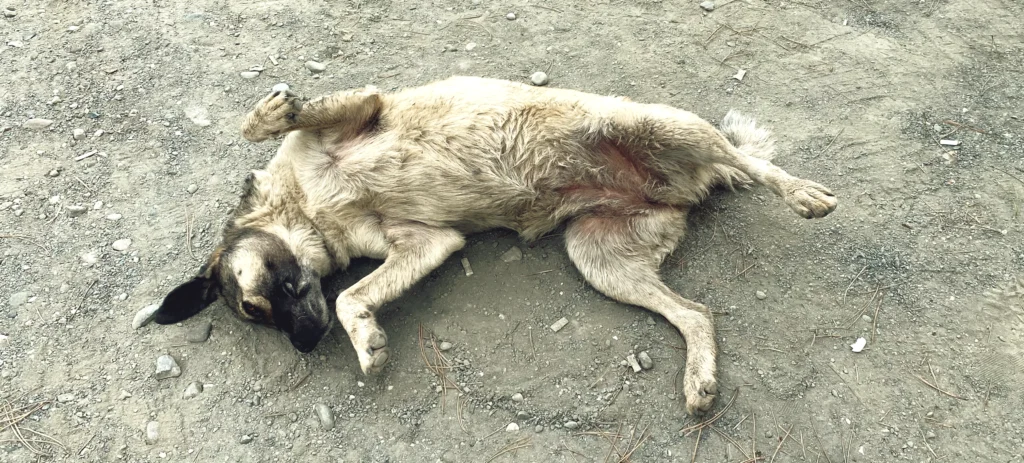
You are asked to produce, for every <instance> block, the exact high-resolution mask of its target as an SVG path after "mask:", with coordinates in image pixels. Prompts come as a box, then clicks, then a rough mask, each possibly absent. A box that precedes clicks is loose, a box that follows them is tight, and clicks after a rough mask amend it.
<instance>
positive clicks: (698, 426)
mask: <svg viewBox="0 0 1024 463" xmlns="http://www.w3.org/2000/svg"><path fill="white" fill-rule="evenodd" d="M738 395H740V389H739V388H736V389H735V390H734V391H733V393H732V398H731V399H729V403H727V404H725V407H722V410H721V411H719V412H718V413H716V414H715V416H713V417H711V418H710V419H707V420H704V421H701V422H700V423H697V424H695V425H692V426H687V427H685V428H683V429H680V430H679V432H681V433H683V434H684V435H686V434H688V433H691V432H693V431H696V430H698V429H702V428H704V427H705V426H710V425H711V424H712V423H714V422H715V421H717V420H718V419H719V418H721V417H722V415H724V414H725V412H726V411H728V410H729V407H732V404H733V402H735V401H736V396H738Z"/></svg>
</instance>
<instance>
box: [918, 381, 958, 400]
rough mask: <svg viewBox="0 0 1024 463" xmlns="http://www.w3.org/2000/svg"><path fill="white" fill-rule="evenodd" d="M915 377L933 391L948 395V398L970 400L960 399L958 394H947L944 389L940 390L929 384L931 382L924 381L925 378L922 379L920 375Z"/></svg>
mask: <svg viewBox="0 0 1024 463" xmlns="http://www.w3.org/2000/svg"><path fill="white" fill-rule="evenodd" d="M914 377H915V378H917V379H918V380H919V381H921V382H922V383H924V384H925V385H927V386H928V387H930V388H932V389H935V390H936V391H938V392H939V393H941V394H943V395H946V396H949V397H952V398H954V399H960V400H968V399H967V398H966V397H960V396H958V395H956V394H953V393H952V392H946V391H943V390H942V389H939V387H938V386H936V385H934V384H932V383H929V382H928V381H927V380H926V379H924V378H922V377H920V376H918V375H914Z"/></svg>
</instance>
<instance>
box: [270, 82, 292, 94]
mask: <svg viewBox="0 0 1024 463" xmlns="http://www.w3.org/2000/svg"><path fill="white" fill-rule="evenodd" d="M288 90H289V87H288V84H286V83H284V82H281V83H279V84H277V85H275V86H273V87H272V88H271V89H270V91H272V92H287V91H288Z"/></svg>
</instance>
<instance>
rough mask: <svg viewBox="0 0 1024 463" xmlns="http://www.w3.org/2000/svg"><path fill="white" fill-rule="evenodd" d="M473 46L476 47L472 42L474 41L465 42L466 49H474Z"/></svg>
mask: <svg viewBox="0 0 1024 463" xmlns="http://www.w3.org/2000/svg"><path fill="white" fill-rule="evenodd" d="M475 48H476V43H474V42H469V43H467V44H466V51H473V49H475Z"/></svg>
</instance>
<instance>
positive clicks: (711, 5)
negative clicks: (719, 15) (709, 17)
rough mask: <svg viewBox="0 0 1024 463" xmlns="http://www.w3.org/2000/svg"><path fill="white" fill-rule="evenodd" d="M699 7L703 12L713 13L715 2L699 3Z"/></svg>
mask: <svg viewBox="0 0 1024 463" xmlns="http://www.w3.org/2000/svg"><path fill="white" fill-rule="evenodd" d="M700 7H701V8H703V9H704V10H705V11H713V10H714V9H715V2H700Z"/></svg>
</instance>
